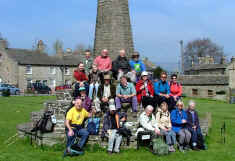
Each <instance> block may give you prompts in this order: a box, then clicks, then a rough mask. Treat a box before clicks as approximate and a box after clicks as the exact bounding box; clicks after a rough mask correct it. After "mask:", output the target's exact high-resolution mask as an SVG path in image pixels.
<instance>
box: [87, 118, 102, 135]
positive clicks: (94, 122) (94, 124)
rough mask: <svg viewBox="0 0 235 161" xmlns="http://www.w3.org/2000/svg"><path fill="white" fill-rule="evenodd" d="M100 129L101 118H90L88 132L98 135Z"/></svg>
mask: <svg viewBox="0 0 235 161" xmlns="http://www.w3.org/2000/svg"><path fill="white" fill-rule="evenodd" d="M99 128H100V118H89V119H88V124H87V131H88V132H89V134H90V135H98V134H99Z"/></svg>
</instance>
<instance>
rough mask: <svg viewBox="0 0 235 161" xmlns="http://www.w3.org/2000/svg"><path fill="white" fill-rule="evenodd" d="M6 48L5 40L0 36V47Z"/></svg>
mask: <svg viewBox="0 0 235 161" xmlns="http://www.w3.org/2000/svg"><path fill="white" fill-rule="evenodd" d="M6 48H7V41H6V40H4V39H2V38H0V49H3V50H5V49H6Z"/></svg>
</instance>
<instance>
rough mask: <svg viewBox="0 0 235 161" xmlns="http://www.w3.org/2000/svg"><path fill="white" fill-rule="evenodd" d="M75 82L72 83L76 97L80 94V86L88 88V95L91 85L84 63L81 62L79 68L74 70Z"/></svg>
mask: <svg viewBox="0 0 235 161" xmlns="http://www.w3.org/2000/svg"><path fill="white" fill-rule="evenodd" d="M73 79H74V80H73V81H72V82H73V83H72V85H75V86H74V98H77V97H78V96H79V88H80V87H85V88H86V93H87V95H88V92H89V85H88V83H87V81H88V77H87V75H86V74H85V70H84V64H83V63H79V64H78V67H77V69H75V70H74V72H73Z"/></svg>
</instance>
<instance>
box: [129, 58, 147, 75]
mask: <svg viewBox="0 0 235 161" xmlns="http://www.w3.org/2000/svg"><path fill="white" fill-rule="evenodd" d="M129 63H130V66H131V69H132V70H135V71H136V72H137V73H141V72H143V71H146V67H145V65H144V63H143V62H142V61H141V60H138V61H137V62H136V61H134V60H130V61H129Z"/></svg>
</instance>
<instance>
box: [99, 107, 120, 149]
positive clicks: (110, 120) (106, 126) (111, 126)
mask: <svg viewBox="0 0 235 161" xmlns="http://www.w3.org/2000/svg"><path fill="white" fill-rule="evenodd" d="M119 128H120V120H119V115H118V113H117V111H116V107H115V105H114V104H110V105H109V111H108V112H107V113H106V115H105V116H104V122H103V130H102V136H101V137H103V138H104V137H105V136H108V138H109V141H108V150H107V151H108V153H109V154H112V153H113V152H115V153H119V152H120V149H119V148H120V145H121V141H122V135H120V134H119V133H118V129H119Z"/></svg>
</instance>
